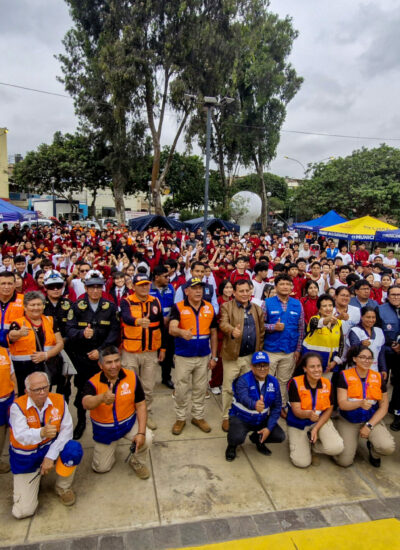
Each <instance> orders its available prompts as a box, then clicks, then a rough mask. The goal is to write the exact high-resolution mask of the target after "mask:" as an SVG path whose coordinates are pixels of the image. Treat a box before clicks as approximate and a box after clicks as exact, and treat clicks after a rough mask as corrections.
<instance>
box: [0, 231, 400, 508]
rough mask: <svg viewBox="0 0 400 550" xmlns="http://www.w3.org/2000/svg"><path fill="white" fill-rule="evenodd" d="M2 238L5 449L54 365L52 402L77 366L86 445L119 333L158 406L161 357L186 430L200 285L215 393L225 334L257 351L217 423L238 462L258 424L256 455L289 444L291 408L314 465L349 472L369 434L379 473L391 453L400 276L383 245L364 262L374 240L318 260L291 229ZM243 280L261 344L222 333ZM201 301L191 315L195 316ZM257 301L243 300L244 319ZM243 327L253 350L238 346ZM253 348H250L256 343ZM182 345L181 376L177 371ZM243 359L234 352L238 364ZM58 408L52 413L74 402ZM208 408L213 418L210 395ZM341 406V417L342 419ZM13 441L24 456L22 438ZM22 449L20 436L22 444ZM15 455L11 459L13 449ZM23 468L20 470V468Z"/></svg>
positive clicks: (293, 434)
mask: <svg viewBox="0 0 400 550" xmlns="http://www.w3.org/2000/svg"><path fill="white" fill-rule="evenodd" d="M0 243H1V244H2V251H1V252H2V265H1V271H0V306H1V329H0V346H1V347H0V451H1V450H2V448H3V445H4V442H5V437H6V428H7V425H8V421H9V410H10V406H11V405H12V404H13V403H14V401H15V400H16V399H17V401H18V400H21V398H22V397H24V395H25V392H26V391H27V392H28V393H29V391H31V390H30V389H29V384H28V387H27V386H26V380H27V379H28V380H29V376H31V375H32V373H34V372H36V371H37V370H39V371H40V370H42V371H45V372H46V373H47V375H48V376H49V380H50V383H51V384H52V385H53V387H54V388H55V390H56V395H60V394H63V395H64V397H65V399H66V401H67V402H68V399H69V397H70V394H71V391H72V389H71V376H72V374H75V385H76V387H77V394H76V397H75V402H74V404H75V405H76V407H77V410H78V424H77V425H76V426H75V430H74V434H73V435H74V439H75V441H76V440H78V439H79V438H80V437H81V436H82V433H83V431H84V430H85V426H86V408H85V406H84V405H83V402H84V399H85V398H86V394H85V391H87V382H88V380H89V378H91V377H93V376H95V375H96V373H98V372H99V369H100V367H99V361H100V359H101V357H102V350H104V349H105V348H106V347H107V346H110V345H111V346H115V345H119V344H121V341H122V342H123V343H122V347H121V351H122V354H121V360H122V364H123V367H124V368H125V369H127V370H131V371H134V372H136V373H137V374H139V375H140V377H141V382H142V384H143V389H142V385H141V384H140V382H139V384H140V390H141V392H142V393H141V394H140V397H141V398H144V397H145V401H146V407H147V409H148V410H149V411H150V412H151V404H152V401H153V389H154V384H155V380H156V376H157V369H158V368H159V363H160V364H161V372H162V382H163V383H164V384H165V385H166V386H167V387H169V388H170V389H174V385H175V386H176V395H175V398H176V402H175V408H176V410H177V412H179V414H181V415H183V416H182V419H181V420H179V418H180V417H179V416H177V418H178V420H179V422H180V423H181V425H180V428H179V430H175V431H174V430H173V433H174V434H175V435H179V433H181V431H182V429H183V426H184V422H185V421H184V420H183V418H184V415H185V410H186V405H187V396H188V395H189V393H190V391H189V390H190V388H189V386H190V383H189V381H188V382H187V383H186V382H185V384H186V385H185V388H184V390H183V389H182V388H183V386H182V379H180V378H179V377H180V376H181V374H182V372H183V371H182V368H183V361H182V360H180V362H178V363H177V357H178V358H179V357H180V356H182V357H183V356H184V355H185V354H184V353H183V352H182V349H183V348H185V350H186V347H187V348H188V349H189V348H190V347H191V346H192V347H193V346H194V344H193V342H195V341H197V342H199V341H200V339H201V338H204V342H203V344H202V347H201V352H202V351H204V350H206V347H207V345H208V346H209V340H210V331H209V332H208V333H207V334H208V336H206V335H204V336H201V335H199V331H197V336H196V334H194V336H195V339H194V340H193V341H192V344H190V345H189V344H186V343H185V341H184V340H187V341H188V342H189V341H190V340H191V339H192V337H193V334H192V335H190V338H189V335H187V337H186V336H181V335H182V334H183V332H185V331H186V332H187V328H185V325H184V324H183V323H182V320H181V313H182V312H184V309H185V307H186V309H188V308H189V310H190V307H191V308H192V309H193V307H194V306H192V305H191V303H190V301H189V302H188V297H189V296H191V295H192V293H193V296H195V293H196V292H197V291H196V287H197V288H198V287H199V286H201V287H202V291H201V292H200V294H199V296H200V298H199V301H198V302H197V301H196V300H197V298H196V300H195V301H194V302H193V303H199V304H200V309H201V307H203V306H204V305H205V307H206V308H208V310H207V311H208V316H209V317H210V319H214V315H215V322H214V320H212V321H211V320H210V323H212V324H211V325H210V326H211V332H213V331H215V332H216V333H218V345H215V349H214V344H213V343H212V345H211V348H210V347H208V348H207V350H208V351H207V350H206V352H205V355H207V354H209V353H210V351H212V352H213V353H212V355H211V357H210V360H209V361H206V362H205V363H204V369H205V373H206V372H207V368H210V369H211V370H212V373H211V379H210V381H209V387H210V389H211V391H212V392H213V393H215V394H219V393H221V387H223V386H224V375H225V374H226V373H227V372H228V371H227V368H226V367H227V364H228V363H229V361H228V360H227V361H225V365H224V361H223V360H221V349H222V348H223V345H224V341H225V342H228V343H229V342H230V341H231V340H233V339H235V340H238V342H239V343H240V344H239V347H238V354H239V348H240V349H241V350H242V351H243V349H244V348H245V349H246V350H247V351H246V357H248V358H249V361H248V362H247V363H246V362H244V367H243V369H242V367H241V368H240V369H239V371H238V374H239V376H238V377H237V378H236V379H234V380H233V382H232V383H231V382H230V379H229V388H225V394H224V392H223V406H224V407H225V408H226V415H228V414H229V421H227V418H225V417H224V418H223V424H222V427H223V429H224V431H226V432H227V439H228V447H227V449H226V455H225V456H226V459H227V460H228V461H232V460H233V459H234V458H235V456H236V448H237V446H238V445H240V444H242V443H243V442H244V440H245V437H246V435H247V433H249V432H251V435H250V440H251V441H252V443H254V444H255V445H256V447H257V449H258V450H259V451H260V452H261V453H262V454H264V455H268V454H270V450H269V449H268V447H267V446H266V443H278V442H281V441H283V440H284V439H285V432H284V430H282V428H281V426H279V424H278V420H279V418H281V417H282V418H284V419H285V421H286V423H287V436H288V439H289V447H290V458H291V460H292V463H293V464H294V465H295V466H298V467H303V468H304V467H307V466H309V465H310V464H311V462H312V461H314V462H316V459H315V454H318V453H325V454H328V455H331V456H333V457H334V459H335V461H336V462H337V464H339V465H341V466H349V465H350V464H352V462H353V460H354V456H355V453H356V449H357V444H358V439H359V437H361V438H364V439H366V440H367V445H368V452H369V461H370V463H371V464H372V465H373V466H375V467H378V466H379V465H380V456H381V455H388V454H391V453H392V452H393V451H394V439H393V437H392V436H391V434H390V432H389V431H388V430H387V429H386V427H385V424H384V422H383V419H384V417H385V415H386V414H387V412H388V395H387V384H388V382H389V373H391V375H392V381H394V382H393V385H394V391H393V396H392V407H391V409H392V410H391V412H392V413H393V414H394V415H395V418H394V421H393V422H392V424H391V428H392V429H393V431H398V430H400V403H399V404H398V403H397V402H398V400H399V398H400V377H399V375H398V374H397V369H398V360H397V357H398V355H397V354H398V353H399V352H400V349H399V348H400V344H398V343H397V337H398V336H399V334H400V330H399V320H398V312H399V306H400V301H399V302H397V301H396V300H400V286H398V285H399V284H400V280H399V279H398V277H397V271H396V268H397V263H396V262H393V261H390V266H389V265H385V258H384V257H383V255H381V254H380V250H379V249H378V250H375V251H374V254H373V257H372V258H371V257H370V255H368V258H367V260H360V258H361V256H362V257H363V258H365V257H366V255H365V254H361V256H360V255H359V256H357V252H360V253H363V252H364V251H365V246H364V245H361V246H360V247H359V248H358V249H357V250H354V246H353V247H352V249H351V251H350V253H347V249H345V247H342V249H341V251H340V252H339V250H338V249H336V247H335V246H334V243H333V242H331V243H327V242H326V241H322V243H321V246H320V245H318V246H319V247H320V248H319V249H317V247H316V246H314V248H313V250H314V251H316V252H318V257H316V256H313V255H312V254H311V250H312V249H311V247H310V246H309V245H308V243H307V242H305V243H304V244H303V245H302V247H299V245H298V243H296V242H295V241H294V238H293V237H292V236H290V234H289V233H288V232H285V233H284V234H283V235H282V236H278V235H268V234H265V235H257V234H246V235H244V236H243V237H242V238H240V236H239V235H237V234H234V233H230V232H227V231H224V230H218V231H217V232H216V233H215V234H214V235H211V234H209V235H207V246H206V247H205V248H203V240H202V236H201V235H199V234H198V233H194V232H189V231H188V232H186V231H181V232H172V231H169V230H165V229H161V228H149V230H148V231H145V232H141V233H140V232H136V231H128V230H126V229H125V228H123V227H113V228H109V229H108V230H105V231H95V230H94V229H93V228H92V229H90V230H88V231H82V230H81V229H79V227H78V226H76V225H74V226H73V227H68V226H64V227H62V228H57V227H56V226H54V227H51V228H44V229H37V230H34V229H33V230H32V229H29V230H28V231H25V232H23V231H21V230H20V229H19V228H18V227H17V228H16V229H14V228H13V230H12V231H9V230H8V229H6V230H4V231H3V232H2V234H0ZM356 248H357V247H356ZM335 250H336V254H335ZM389 260H391V258H389ZM371 262H372V263H371ZM386 263H387V262H386ZM150 279H151V280H152V283H151V285H150ZM243 282H246V286H248V287H249V292H250V296H249V297H250V303H251V304H253V306H251V307H254V308H255V309H256V316H257V319H259V321H257V323H260V331H259V332H257V338H256V339H254V338H252V337H251V334H250V333H251V327H252V325H251V324H250V325H248V326H247V328H245V327H243V326H236V325H235V326H229V323H227V322H226V320H225V325H226V327H227V328H226V329H225V330H224V331H221V326H220V320H221V312H220V309H221V310H222V313H223V314H224V311H225V310H226V305H227V304H229V303H230V302H236V303H237V304H238V305H239V306H240V303H239V301H238V300H239V298H238V292H239V291H238V289H240V287H241V285H243ZM279 284H280V285H281V286H285V288H286V289H287V290H285V292H286V295H285V298H284V299H283V298H282V295H281V294H279V292H278V294H277V289H278V285H279ZM145 287H146V288H145ZM147 287H148V288H147ZM288 300H290V302H289V301H288ZM283 302H285V303H283ZM143 304H145V306H144V305H143ZM179 304H181V305H179ZM396 304H397V305H396ZM196 307H197V306H196ZM196 307H195V308H194V309H193V312H194V313H195V315H194V316H192V317H193V320H194V322H195V319H196V315H198V311H200V309H199V310H196ZM242 307H243V304H242ZM143 308H144V309H143ZM247 308H248V305H246V304H245V306H244V309H246V312H248V311H249V310H248V309H247ZM145 310H146V311H147V313H146V311H145ZM171 314H172V317H171ZM225 314H226V311H225ZM225 314H224V315H225ZM393 315H395V316H396V319H395V320H393ZM244 319H247V313H245V314H244ZM171 321H172V324H171ZM246 322H247V321H245V323H246ZM256 326H257V327H258V324H257V325H256ZM249 327H250V328H249ZM257 330H258V329H257ZM182 331H183V332H182ZM246 331H247V332H246ZM192 332H193V331H192ZM245 332H246V334H247V337H248V338H249V341H250V340H251V345H250V344H249V345H247V344H246V345H244V344H243V348H242V342H241V339H242V338H243V334H244V333H245ZM261 332H262V338H261V337H260V333H261ZM264 333H265V337H264ZM150 334H151V335H152V336H151V337H150ZM177 338H178V340H179V345H180V347H179V349H178V351H177V350H176V349H175V342H176V339H177ZM196 339H197V340H196ZM206 340H207V342H206ZM216 341H217V339H216V340H215V342H216ZM206 344H207V345H206ZM246 346H247V347H246ZM249 346H250V347H249ZM251 346H253V348H254V346H255V348H254V349H252V351H251V352H250V349H251ZM181 348H182V349H181ZM203 348H204V350H203ZM193 349H196V350H197V351H195V352H193V354H194V355H196V354H198V352H199V349H200V348H199V346H198V345H197V347H193ZM114 351H115V349H114ZM253 352H254V353H253ZM174 353H175V365H179V369H176V370H179V373H178V374H177V373H175V374H173V372H174V371H172V369H173V368H174ZM185 353H186V352H185ZM199 353H200V352H199ZM200 355H201V353H200ZM242 355H243V354H242ZM189 356H190V354H189ZM186 359H187V358H186ZM250 359H251V360H250ZM238 360H239V357H237V356H235V357H234V358H231V361H230V362H231V363H232V364H233V363H235V362H237V361H238ZM186 363H188V361H186ZM231 366H232V365H231ZM185 368H186V367H185ZM294 369H296V370H294ZM203 374H204V373H203ZM203 374H202V377H201V385H203V383H205V384H206V385H207V384H208V380H207V378H208V377H207V376H206V374H204V375H203ZM138 380H139V379H138ZM31 382H32V380H31ZM192 382H193V384H194V379H193V381H192ZM225 385H226V380H225ZM137 387H139V385H137ZM39 389H40V388H39ZM34 390H35V391H36V390H37V388H34ZM105 392H107V389H105ZM31 393H32V392H31ZM39 393H40V392H39ZM227 394H229V395H230V396H231V397H229V399H226V395H227ZM32 395H33V394H32ZM194 395H195V392H193V396H194ZM201 395H202V396H204V397H206V391H205V390H204V392H203V390H201ZM24 399H26V398H25V397H24ZM55 399H56V400H57V399H58V398H55ZM61 401H62V402H63V403H64V400H63V399H61ZM61 401H60V403H58V402H57V404H58V405H59V406H57V407H56V408H57V409H59V410H64V411H66V410H68V406H67V405H66V404H64V405H62V404H61ZM86 401H88V400H87V399H86ZM89 401H90V400H89ZM18 403H19V401H18ZM24 403H25V401H24ZM109 404H110V405H112V401H110V403H109ZM18 406H20V405H18ZM24 406H26V403H25V405H24ZM14 409H15V407H14ZM200 409H201V414H204V405H202V404H201V403H200V405H199V410H200ZM228 411H229V413H228ZM25 412H26V411H25ZM199 414H200V413H199ZM224 414H225V413H224ZM332 414H333V415H334V416H336V417H337V418H336V419H335V420H334V421H332V419H331V417H332ZM67 416H68V415H66V417H67ZM68 418H69V422H70V424H71V425H69V426H68V430H69V431H71V430H72V420H70V417H68ZM37 422H38V420H37V419H35V422H34V423H33V424H32V429H35V430H39V432H38V433H39V434H40V436H38V435H36V439H38V437H39V439H38V441H36V439H35V443H34V444H35V445H38V444H39V441H42V440H43V441H45V442H46V443H47V442H48V440H49V439H51V437H54V434H53V431H52V430H51V429H50V428H46V426H47V425H48V424H49V422H48V419H46V418H44V417H43V418H40V419H39V425H37ZM179 422H178V423H179ZM192 423H194V424H195V425H196V426H198V427H199V428H200V429H202V430H203V431H210V429H211V428H210V427H209V426H208V424H207V423H206V422H205V421H204V418H203V417H201V415H200V417H199V418H196V417H195V418H193V419H192ZM146 425H147V429H146ZM141 428H142V429H144V433H140V435H144V437H147V435H146V434H147V432H148V431H149V428H150V429H151V430H154V429H156V428H157V425H156V422H155V420H154V418H153V417H152V415H151V414H149V415H147V416H146V421H145V427H144V428H143V426H141ZM206 428H207V429H206ZM50 432H51V433H50ZM36 433H37V432H36ZM55 437H57V436H55ZM135 437H136V436H135ZM148 437H150V436H148ZM151 437H152V436H151ZM70 439H71V438H70ZM11 443H12V446H13V445H14V451H15V449H18V445H21V443H18V442H17V441H14V442H13V441H12V442H11ZM149 443H151V442H149ZM27 444H28V443H27V442H26V441H25V442H24V443H23V444H22V446H24V445H25V446H26V445H27ZM40 444H41V443H40ZM28 446H29V445H28ZM60 450H61V449H60ZM67 450H69V452H70V454H68V453H67V452H66V453H65V455H66V456H65V457H64V458H65V461H66V462H67V461H68V456H70V455H74V456H76V457H78V458H79V453H80V451H79V448H76V447H74V446H73V445H72V448H71V449H70V448H69V449H67ZM17 455H18V452H14V455H13V456H14V458H15V456H17ZM78 458H76V459H75V463H77V461H78ZM110 460H111V459H110ZM14 464H15V461H14ZM11 466H13V464H11ZM139 466H140V468H142V466H143V465H139ZM135 467H136V468H137V465H136V466H135ZM8 470H9V466H8V464H7V463H6V462H0V472H4V473H5V472H7V471H8ZM59 470H60V471H62V464H60V466H59ZM13 473H18V468H17V469H16V471H15V472H14V470H13ZM142 474H143V472H142ZM138 475H139V474H138ZM145 477H146V476H144V474H143V478H145ZM58 490H59V494H60V495H61V497H62V498H64V501H65V502H64V504H66V503H67V504H68V503H71V502H72V500H73V501H74V498H72V497H71V493H70V485H69V486H68V487H67V486H66V485H65V484H64V485H63V484H62V483H60V484H59V487H58Z"/></svg>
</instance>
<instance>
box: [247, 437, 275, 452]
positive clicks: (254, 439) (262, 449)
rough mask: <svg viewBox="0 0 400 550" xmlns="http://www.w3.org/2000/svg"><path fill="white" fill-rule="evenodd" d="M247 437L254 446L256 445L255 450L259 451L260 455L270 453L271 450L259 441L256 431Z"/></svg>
mask: <svg viewBox="0 0 400 550" xmlns="http://www.w3.org/2000/svg"><path fill="white" fill-rule="evenodd" d="M249 439H250V441H251V442H252V443H254V444H255V446H256V447H257V451H258V452H259V453H261V454H262V455H265V456H269V455H271V454H272V451H271V450H270V449H268V447H267V446H266V444H265V443H261V441H260V435H259V434H258V433H257V432H253V433H252V434H251V435H250V436H249Z"/></svg>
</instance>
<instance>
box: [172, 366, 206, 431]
mask: <svg viewBox="0 0 400 550" xmlns="http://www.w3.org/2000/svg"><path fill="white" fill-rule="evenodd" d="M209 359H210V356H209V355H206V356H205V357H182V355H175V379H174V384H175V414H176V419H177V420H186V411H187V408H188V404H189V393H190V390H192V417H193V418H196V419H197V420H201V419H203V418H204V414H205V412H204V410H205V399H206V393H207V384H208V361H209Z"/></svg>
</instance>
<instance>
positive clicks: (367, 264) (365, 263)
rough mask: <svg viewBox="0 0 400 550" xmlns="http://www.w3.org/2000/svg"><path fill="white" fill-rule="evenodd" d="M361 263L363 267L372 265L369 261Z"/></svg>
mask: <svg viewBox="0 0 400 550" xmlns="http://www.w3.org/2000/svg"><path fill="white" fill-rule="evenodd" d="M361 265H362V266H363V267H371V264H370V263H369V262H361Z"/></svg>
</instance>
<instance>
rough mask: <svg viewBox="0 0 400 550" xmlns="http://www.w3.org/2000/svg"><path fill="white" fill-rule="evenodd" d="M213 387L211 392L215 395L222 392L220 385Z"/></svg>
mask: <svg viewBox="0 0 400 550" xmlns="http://www.w3.org/2000/svg"><path fill="white" fill-rule="evenodd" d="M210 389H211V392H212V393H213V394H214V395H219V394H220V393H222V392H221V388H220V386H215V388H210Z"/></svg>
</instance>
